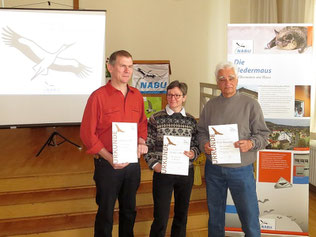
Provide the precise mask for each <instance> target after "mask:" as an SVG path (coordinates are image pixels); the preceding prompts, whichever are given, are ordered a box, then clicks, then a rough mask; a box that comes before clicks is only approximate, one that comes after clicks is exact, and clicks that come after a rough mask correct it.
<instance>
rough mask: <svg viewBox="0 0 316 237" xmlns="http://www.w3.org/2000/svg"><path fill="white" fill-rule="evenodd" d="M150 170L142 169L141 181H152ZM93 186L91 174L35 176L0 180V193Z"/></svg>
mask: <svg viewBox="0 0 316 237" xmlns="http://www.w3.org/2000/svg"><path fill="white" fill-rule="evenodd" d="M152 172H153V171H152V170H149V169H148V168H142V174H141V181H148V180H152ZM87 185H94V180H93V172H81V173H69V174H51V175H36V176H24V177H10V178H1V179H0V190H1V192H15V191H28V190H41V189H53V188H68V187H78V186H87Z"/></svg>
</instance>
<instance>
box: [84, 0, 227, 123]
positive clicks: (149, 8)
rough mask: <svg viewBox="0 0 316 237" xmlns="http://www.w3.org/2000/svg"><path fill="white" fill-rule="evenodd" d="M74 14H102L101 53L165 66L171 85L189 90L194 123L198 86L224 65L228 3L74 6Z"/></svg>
mask: <svg viewBox="0 0 316 237" xmlns="http://www.w3.org/2000/svg"><path fill="white" fill-rule="evenodd" d="M79 7H80V9H106V10H107V32H106V39H107V42H106V52H107V56H109V55H110V54H111V53H112V52H113V51H115V50H118V49H126V50H128V51H130V53H131V54H132V55H133V58H134V59H135V60H160V59H161V60H170V61H171V70H172V75H171V80H180V81H183V82H186V83H187V84H188V86H189V92H188V99H187V102H186V110H187V111H188V112H189V113H191V114H192V115H193V116H195V117H199V103H200V99H199V96H200V95H199V83H200V82H209V83H211V82H212V83H214V82H215V79H214V76H213V74H214V73H213V71H214V68H215V65H216V64H217V63H218V62H219V61H222V60H225V59H226V44H227V43H226V42H227V41H226V25H227V23H229V17H230V1H229V0H198V1H193V0H159V1H158V0H106V1H100V0H80V2H79Z"/></svg>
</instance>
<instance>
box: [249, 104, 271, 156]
mask: <svg viewBox="0 0 316 237" xmlns="http://www.w3.org/2000/svg"><path fill="white" fill-rule="evenodd" d="M249 123H250V130H251V136H250V140H251V141H252V142H253V144H254V147H253V148H252V149H251V150H254V151H257V150H260V149H264V148H265V147H266V146H267V145H268V137H269V134H270V130H269V129H268V128H267V126H266V123H265V121H264V117H263V113H262V110H261V107H260V105H259V103H257V102H256V103H255V104H254V109H253V110H252V112H251V115H250V119H249Z"/></svg>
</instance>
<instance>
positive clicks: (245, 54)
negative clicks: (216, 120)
mask: <svg viewBox="0 0 316 237" xmlns="http://www.w3.org/2000/svg"><path fill="white" fill-rule="evenodd" d="M312 31H313V28H312V26H311V25H305V24H304V25H302V24H263V25H258V24H256V25H228V60H229V61H232V62H233V63H234V64H235V65H236V67H237V70H238V72H237V73H238V89H239V92H240V93H242V94H246V95H248V96H251V97H252V98H255V99H257V100H258V102H259V103H260V105H261V108H262V110H263V114H264V117H265V121H266V124H267V126H268V128H269V129H270V131H271V133H270V136H269V144H268V146H267V147H266V149H265V150H262V151H260V152H258V158H257V163H256V167H257V170H256V179H257V195H258V203H259V211H260V224H261V232H262V236H267V235H271V234H273V235H279V236H308V195H309V177H308V175H309V174H308V173H309V140H310V132H309V131H310V116H311V98H312V95H311V91H313V89H312V87H313V82H312V80H311V78H312V77H311V75H312V68H313V67H312V54H313V47H312ZM227 204H228V205H227V210H226V226H227V229H226V230H227V231H228V232H234V233H238V232H239V233H241V232H242V231H241V224H240V221H239V218H238V215H237V212H236V209H235V207H234V203H233V201H232V198H231V196H229V197H228V199H227Z"/></svg>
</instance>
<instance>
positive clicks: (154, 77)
mask: <svg viewBox="0 0 316 237" xmlns="http://www.w3.org/2000/svg"><path fill="white" fill-rule="evenodd" d="M168 84H169V64H134V73H133V84H132V86H134V87H136V88H137V89H138V90H139V91H140V92H141V93H149V94H160V93H166V90H167V86H168Z"/></svg>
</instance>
